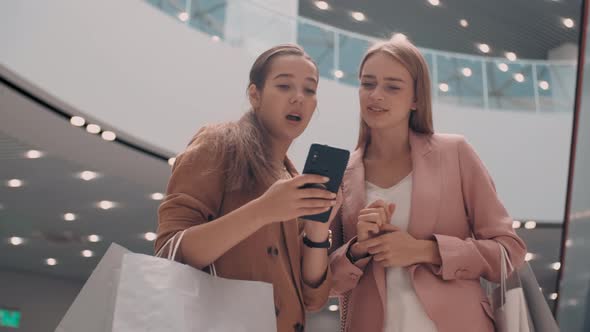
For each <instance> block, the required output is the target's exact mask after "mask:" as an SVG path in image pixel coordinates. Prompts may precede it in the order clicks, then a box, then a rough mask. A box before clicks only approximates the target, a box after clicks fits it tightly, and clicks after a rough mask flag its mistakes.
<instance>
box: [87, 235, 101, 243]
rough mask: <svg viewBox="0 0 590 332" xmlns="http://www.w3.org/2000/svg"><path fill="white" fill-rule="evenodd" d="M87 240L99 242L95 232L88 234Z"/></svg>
mask: <svg viewBox="0 0 590 332" xmlns="http://www.w3.org/2000/svg"><path fill="white" fill-rule="evenodd" d="M88 241H90V242H100V236H98V235H96V234H92V235H88Z"/></svg>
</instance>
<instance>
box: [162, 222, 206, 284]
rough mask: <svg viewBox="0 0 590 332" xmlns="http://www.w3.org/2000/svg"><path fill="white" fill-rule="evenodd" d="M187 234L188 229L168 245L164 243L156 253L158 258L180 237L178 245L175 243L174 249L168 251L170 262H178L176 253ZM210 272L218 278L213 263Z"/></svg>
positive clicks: (167, 242) (173, 238)
mask: <svg viewBox="0 0 590 332" xmlns="http://www.w3.org/2000/svg"><path fill="white" fill-rule="evenodd" d="M185 232H186V229H185V230H183V231H182V232H178V233H176V234H174V236H172V237H170V238H169V239H168V241H166V243H164V245H163V246H162V247H161V248H160V250H158V252H157V253H156V257H162V253H163V252H164V249H165V248H166V247H168V246H169V245H170V244H172V243H174V240H175V239H176V237H177V236H178V240H177V241H176V243H174V247H173V248H170V249H169V250H168V257H166V258H167V259H168V260H171V261H173V260H176V253H177V252H178V248H179V247H180V241H182V238H183V237H184V233H185ZM162 258H163V257H162ZM209 272H210V273H211V275H212V276H214V277H217V270H216V269H215V264H213V263H211V265H209Z"/></svg>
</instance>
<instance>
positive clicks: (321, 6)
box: [315, 1, 330, 10]
mask: <svg viewBox="0 0 590 332" xmlns="http://www.w3.org/2000/svg"><path fill="white" fill-rule="evenodd" d="M315 6H316V7H318V9H321V10H328V9H330V5H329V4H328V3H327V2H325V1H316V2H315Z"/></svg>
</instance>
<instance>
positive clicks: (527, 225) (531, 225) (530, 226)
mask: <svg viewBox="0 0 590 332" xmlns="http://www.w3.org/2000/svg"><path fill="white" fill-rule="evenodd" d="M536 227H537V222H536V221H533V220H529V221H527V222H525V223H524V228H526V229H535V228H536Z"/></svg>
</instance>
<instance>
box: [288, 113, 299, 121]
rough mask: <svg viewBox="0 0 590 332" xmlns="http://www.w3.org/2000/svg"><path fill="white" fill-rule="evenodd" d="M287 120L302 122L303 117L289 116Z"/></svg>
mask: <svg viewBox="0 0 590 332" xmlns="http://www.w3.org/2000/svg"><path fill="white" fill-rule="evenodd" d="M287 120H289V121H296V122H300V121H301V116H299V115H297V114H289V115H287Z"/></svg>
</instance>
